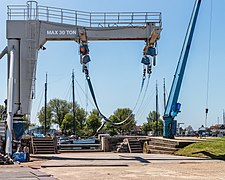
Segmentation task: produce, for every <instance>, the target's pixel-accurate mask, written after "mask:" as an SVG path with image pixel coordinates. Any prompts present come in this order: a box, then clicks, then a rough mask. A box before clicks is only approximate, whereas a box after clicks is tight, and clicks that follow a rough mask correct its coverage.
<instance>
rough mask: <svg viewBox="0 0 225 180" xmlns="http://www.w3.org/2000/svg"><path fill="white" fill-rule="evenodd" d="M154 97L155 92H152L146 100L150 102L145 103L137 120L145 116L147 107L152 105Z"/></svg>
mask: <svg viewBox="0 0 225 180" xmlns="http://www.w3.org/2000/svg"><path fill="white" fill-rule="evenodd" d="M153 95H154V91H152V92H151V93H150V94H149V95H148V97H147V98H146V99H147V100H148V101H147V102H145V104H144V108H143V109H142V111H141V112H140V113H138V114H137V119H139V118H141V116H142V115H143V114H144V112H145V111H146V109H147V107H148V106H149V104H150V103H151V101H152V98H153Z"/></svg>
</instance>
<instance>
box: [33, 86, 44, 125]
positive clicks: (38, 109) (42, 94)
mask: <svg viewBox="0 0 225 180" xmlns="http://www.w3.org/2000/svg"><path fill="white" fill-rule="evenodd" d="M44 87H45V86H44ZM44 90H45V88H43V89H42V93H41V99H40V101H39V104H38V108H37V112H36V116H35V122H36V121H37V115H38V111H40V106H41V102H42V98H43V96H44Z"/></svg>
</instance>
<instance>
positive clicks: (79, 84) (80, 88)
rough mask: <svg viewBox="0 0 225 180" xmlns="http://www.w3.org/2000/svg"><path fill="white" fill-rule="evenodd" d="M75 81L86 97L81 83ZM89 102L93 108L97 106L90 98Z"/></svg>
mask: <svg viewBox="0 0 225 180" xmlns="http://www.w3.org/2000/svg"><path fill="white" fill-rule="evenodd" d="M75 81H76V83H77V84H78V86H79V88H80V89H81V91H82V92H83V94H84V95H85V94H86V93H85V91H84V90H83V88H82V87H81V85H80V84H79V82H78V81H77V80H76V78H75ZM88 101H89V102H90V103H91V105H92V106H93V107H95V105H94V104H93V102H92V101H91V100H90V99H89V98H88Z"/></svg>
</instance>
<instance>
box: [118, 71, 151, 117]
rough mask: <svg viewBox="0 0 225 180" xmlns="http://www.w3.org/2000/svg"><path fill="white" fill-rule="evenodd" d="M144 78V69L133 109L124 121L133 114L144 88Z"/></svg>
mask: <svg viewBox="0 0 225 180" xmlns="http://www.w3.org/2000/svg"><path fill="white" fill-rule="evenodd" d="M144 70H145V69H144ZM148 78H149V77H148ZM145 79H146V77H145V71H144V74H143V77H142V82H141V88H140V91H139V94H138V98H137V100H136V103H135V105H134V107H133V109H132V110H131V113H130V114H129V115H128V117H127V118H126V119H125V120H124V121H127V120H128V119H129V118H130V117H131V116H132V115H133V114H134V110H135V109H136V107H137V105H138V102H139V101H140V98H141V94H142V91H143V88H144V83H145ZM117 118H118V117H117ZM118 119H119V118H118Z"/></svg>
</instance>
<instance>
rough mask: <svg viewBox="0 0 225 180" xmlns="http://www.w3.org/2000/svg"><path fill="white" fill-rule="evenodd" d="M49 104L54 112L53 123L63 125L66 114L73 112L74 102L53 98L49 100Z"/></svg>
mask: <svg viewBox="0 0 225 180" xmlns="http://www.w3.org/2000/svg"><path fill="white" fill-rule="evenodd" d="M48 106H49V108H50V110H51V113H52V123H54V124H58V125H59V126H60V127H61V125H62V122H63V119H64V117H65V115H66V114H67V113H69V112H71V109H72V104H71V103H68V102H67V101H66V100H61V99H52V100H50V101H49V103H48Z"/></svg>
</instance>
